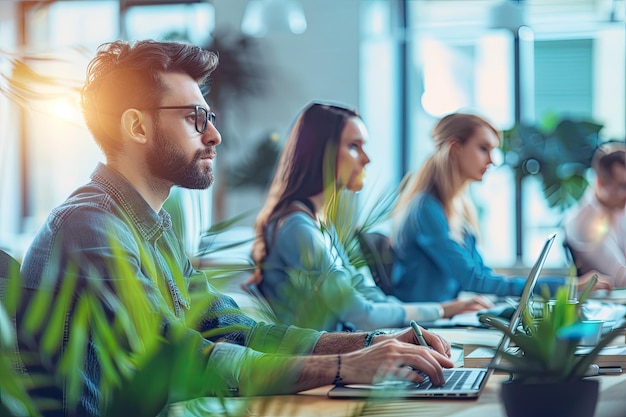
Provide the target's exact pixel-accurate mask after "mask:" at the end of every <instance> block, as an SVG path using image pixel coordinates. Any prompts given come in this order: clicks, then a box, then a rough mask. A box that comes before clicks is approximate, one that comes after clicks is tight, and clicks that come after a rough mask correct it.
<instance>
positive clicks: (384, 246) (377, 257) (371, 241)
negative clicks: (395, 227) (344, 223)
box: [358, 232, 395, 295]
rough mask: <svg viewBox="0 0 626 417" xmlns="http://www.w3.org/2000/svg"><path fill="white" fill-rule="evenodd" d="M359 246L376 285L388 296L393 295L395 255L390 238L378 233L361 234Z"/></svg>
mask: <svg viewBox="0 0 626 417" xmlns="http://www.w3.org/2000/svg"><path fill="white" fill-rule="evenodd" d="M358 239H359V245H360V247H361V252H363V257H364V258H365V261H366V262H367V266H368V267H369V270H370V272H371V274H372V278H374V282H375V283H376V285H378V286H379V287H380V289H381V290H382V291H383V292H384V293H385V294H387V295H393V284H392V282H391V268H392V266H393V261H394V258H395V253H394V251H393V248H392V247H391V241H390V240H389V237H388V236H385V235H384V234H382V233H378V232H368V233H360V234H359V235H358Z"/></svg>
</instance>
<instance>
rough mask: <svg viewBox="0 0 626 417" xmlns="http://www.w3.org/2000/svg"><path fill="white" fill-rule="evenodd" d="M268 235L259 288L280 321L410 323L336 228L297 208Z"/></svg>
mask: <svg viewBox="0 0 626 417" xmlns="http://www.w3.org/2000/svg"><path fill="white" fill-rule="evenodd" d="M267 236H268V238H267V257H266V259H265V260H264V261H263V281H261V284H260V285H259V289H260V290H261V292H262V293H263V295H264V296H265V297H266V298H267V299H268V302H269V303H270V305H271V306H272V309H273V310H274V311H275V312H276V315H277V316H278V318H279V319H280V320H281V322H283V323H289V324H295V325H297V326H305V327H311V328H316V329H320V330H330V331H335V330H355V329H359V330H372V329H377V328H386V327H401V326H404V325H406V320H405V311H404V308H403V307H402V304H401V303H400V302H399V301H398V299H397V298H395V297H388V296H386V295H385V294H384V293H383V292H382V291H381V290H380V289H379V288H378V287H374V286H368V285H366V283H365V282H364V279H363V278H364V277H363V276H362V275H361V274H359V273H358V272H357V270H356V269H355V268H354V266H353V265H352V264H351V263H350V260H349V258H348V254H347V253H346V251H345V248H344V247H343V245H342V244H341V243H340V242H339V237H338V236H337V233H336V231H335V229H334V228H327V229H326V232H325V233H322V231H321V230H320V227H319V225H318V224H317V223H316V221H315V220H314V219H313V218H312V217H311V216H309V215H308V214H306V213H304V212H302V211H295V212H293V213H290V214H288V215H286V216H284V217H283V218H281V219H280V220H279V221H278V223H277V222H276V221H274V222H272V223H270V224H269V225H268V228H267ZM423 308H426V307H423ZM435 311H436V312H435V313H434V316H435V317H434V318H439V316H438V314H439V311H438V309H436V310H435Z"/></svg>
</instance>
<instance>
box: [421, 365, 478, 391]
mask: <svg viewBox="0 0 626 417" xmlns="http://www.w3.org/2000/svg"><path fill="white" fill-rule="evenodd" d="M470 375H474V379H476V378H475V377H476V376H477V374H476V373H473V372H468V371H466V370H465V371H463V370H456V369H444V370H443V376H444V378H445V380H446V382H445V384H444V385H442V386H433V384H432V383H431V382H430V379H426V380H425V381H424V382H422V383H421V384H416V385H415V388H416V389H418V390H426V389H431V390H436V389H446V390H449V389H461V388H462V387H463V385H464V384H465V383H466V382H467V380H468V378H469V377H470ZM472 382H473V381H472Z"/></svg>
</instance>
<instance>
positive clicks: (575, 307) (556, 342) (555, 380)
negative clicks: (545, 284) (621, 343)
mask: <svg viewBox="0 0 626 417" xmlns="http://www.w3.org/2000/svg"><path fill="white" fill-rule="evenodd" d="M595 281H596V279H593V280H591V281H590V283H589V285H588V286H586V288H585V290H584V291H583V293H582V294H581V297H580V298H579V299H578V300H577V302H574V303H572V300H571V297H570V288H571V286H570V285H564V286H562V287H560V288H559V289H558V290H557V292H556V294H555V297H554V298H553V299H552V300H550V302H547V301H544V302H543V303H542V305H541V306H540V307H539V308H532V307H531V308H526V309H525V310H524V313H523V315H522V326H521V329H520V330H519V331H516V332H512V331H511V330H510V329H509V327H508V322H505V321H504V320H502V319H501V318H499V317H496V316H489V315H485V316H482V317H481V321H482V322H483V323H486V324H487V325H489V326H492V327H494V328H496V329H498V330H500V331H502V332H504V333H505V334H506V335H507V336H508V337H509V338H510V340H511V343H512V345H515V348H514V349H512V350H509V349H505V348H502V347H501V348H499V350H498V351H497V352H496V358H498V357H499V358H500V359H501V360H500V361H494V362H492V364H491V365H490V368H492V369H494V370H495V371H501V372H507V373H509V374H510V375H511V378H510V379H509V380H508V381H506V382H504V383H503V384H502V389H501V392H500V394H501V399H502V402H503V404H504V407H505V409H506V412H507V415H508V416H509V417H518V416H534V417H541V416H555V415H567V416H569V417H591V416H593V414H594V411H595V407H596V403H597V400H598V393H599V383H598V381H597V380H596V379H585V378H584V377H585V374H586V373H587V371H588V369H589V366H590V365H591V364H593V363H594V361H595V360H596V358H597V356H598V354H599V353H600V351H601V350H602V348H604V347H605V346H607V345H608V344H609V343H610V342H611V341H612V340H613V339H615V338H616V337H617V336H618V335H621V334H624V331H625V330H626V328H624V327H618V328H615V329H613V330H611V331H610V332H608V333H606V334H605V335H603V336H602V337H601V338H600V340H599V341H598V343H597V344H596V346H595V347H594V348H593V349H592V350H591V351H590V352H589V353H588V354H586V355H580V354H577V348H578V345H579V343H580V340H581V339H582V338H583V337H585V336H587V334H588V333H589V332H590V331H591V329H590V328H589V327H588V326H586V323H584V322H583V320H582V319H583V317H582V314H581V309H580V308H579V307H580V306H581V305H582V303H583V302H584V301H585V299H586V297H587V295H588V294H589V292H590V291H591V288H592V286H593V284H594V282H595ZM542 290H543V291H542V297H543V299H544V300H549V291H548V289H547V288H543V289H542Z"/></svg>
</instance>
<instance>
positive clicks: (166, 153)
mask: <svg viewBox="0 0 626 417" xmlns="http://www.w3.org/2000/svg"><path fill="white" fill-rule="evenodd" d="M155 125H156V126H155V131H156V133H155V135H154V146H152V148H150V150H149V151H148V155H147V162H148V168H149V169H150V173H151V174H152V175H154V176H156V177H157V178H161V179H164V180H168V181H171V182H172V183H174V184H175V185H178V186H180V187H184V188H190V189H194V190H203V189H206V188H209V187H210V186H211V184H213V168H212V164H211V163H208V164H207V165H206V166H204V167H200V165H199V164H198V161H199V160H200V159H201V158H202V157H205V156H206V155H207V154H208V153H210V152H213V150H212V149H210V148H206V149H205V150H204V151H197V152H196V153H195V155H194V156H193V158H192V160H191V161H189V160H188V159H187V157H186V156H185V155H183V154H182V153H181V152H180V150H179V149H177V148H176V147H175V146H172V144H171V143H170V141H169V140H168V139H167V137H166V136H165V135H164V134H163V133H162V132H163V129H161V127H160V126H159V124H158V122H157V123H155Z"/></svg>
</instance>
